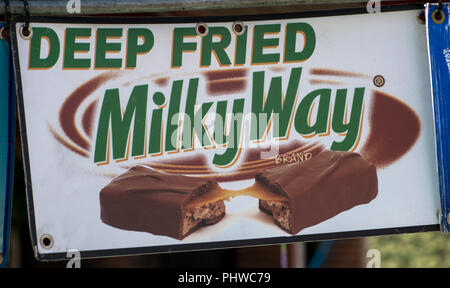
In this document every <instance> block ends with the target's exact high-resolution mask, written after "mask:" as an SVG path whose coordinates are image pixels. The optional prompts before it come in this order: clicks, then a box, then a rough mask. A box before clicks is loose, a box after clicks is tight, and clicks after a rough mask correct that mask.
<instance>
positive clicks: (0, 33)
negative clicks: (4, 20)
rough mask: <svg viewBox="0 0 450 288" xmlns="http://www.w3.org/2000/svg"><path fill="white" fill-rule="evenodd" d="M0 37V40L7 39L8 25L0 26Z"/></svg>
mask: <svg viewBox="0 0 450 288" xmlns="http://www.w3.org/2000/svg"><path fill="white" fill-rule="evenodd" d="M0 39H1V40H8V39H9V25H5V26H2V27H1V28H0Z"/></svg>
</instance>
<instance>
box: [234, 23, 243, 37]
mask: <svg viewBox="0 0 450 288" xmlns="http://www.w3.org/2000/svg"><path fill="white" fill-rule="evenodd" d="M232 28H233V32H234V34H236V35H238V36H240V35H242V34H244V33H245V25H244V23H242V22H240V21H236V22H234V23H233V26H232Z"/></svg>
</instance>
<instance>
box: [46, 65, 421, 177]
mask: <svg viewBox="0 0 450 288" xmlns="http://www.w3.org/2000/svg"><path fill="white" fill-rule="evenodd" d="M287 69H288V68H287V67H283V66H273V67H271V68H269V69H268V71H269V72H270V73H275V74H276V73H283V72H284V73H286V70H287ZM304 70H305V71H302V69H301V68H298V69H297V70H295V68H293V69H292V70H291V73H290V78H289V79H288V80H289V81H287V82H288V84H287V88H286V89H283V88H282V80H281V77H273V78H272V79H268V77H266V78H264V77H265V75H264V72H260V73H259V74H258V72H253V73H250V72H251V71H250V70H249V69H248V68H241V69H225V70H212V71H206V72H198V73H189V74H186V75H176V77H175V76H174V74H169V73H167V74H161V73H159V74H152V75H147V76H142V77H137V78H136V79H133V80H127V81H125V80H123V81H122V82H121V86H122V87H128V86H131V85H133V84H135V83H138V82H139V83H140V82H142V80H143V79H145V81H146V82H148V83H152V84H153V85H154V86H155V87H161V88H162V89H166V90H167V91H171V92H170V94H171V95H170V97H169V95H164V94H163V93H162V92H158V91H156V92H155V93H151V94H153V96H152V98H151V99H152V100H153V103H151V104H153V106H155V108H154V109H153V111H152V113H150V112H148V113H147V110H146V109H147V106H148V105H147V103H148V102H149V101H147V94H149V91H148V85H147V86H143V85H136V86H134V89H133V92H132V93H131V95H127V97H128V96H129V97H130V98H129V100H128V104H127V105H126V106H121V105H120V101H119V100H118V99H119V94H118V93H119V92H118V91H119V89H110V90H106V91H100V90H101V89H100V88H101V87H104V84H107V83H119V82H120V80H121V79H125V78H124V77H123V75H124V74H125V73H124V72H116V71H114V72H106V73H103V74H101V75H99V76H96V77H94V78H92V79H90V80H88V81H86V82H85V83H83V84H82V85H81V86H79V87H78V88H77V89H75V90H74V91H73V92H72V93H71V94H70V95H69V96H68V97H67V98H66V100H65V102H64V103H63V105H62V106H61V108H60V111H59V125H60V128H61V129H60V130H58V131H57V130H56V129H54V127H52V126H50V131H51V132H52V134H53V136H54V137H55V139H56V140H57V141H58V142H60V143H61V144H62V145H64V146H65V147H66V148H68V149H69V150H70V151H72V152H74V153H76V154H78V155H79V156H81V157H84V158H86V159H87V160H88V159H89V161H94V163H95V164H96V165H97V166H102V165H107V164H109V163H111V162H115V163H120V162H124V163H123V164H120V165H121V167H123V168H124V169H127V168H129V167H130V166H132V163H131V162H134V161H138V162H139V163H140V164H144V165H148V166H150V167H153V168H155V169H158V170H161V171H164V172H169V173H180V174H189V175H196V176H199V177H204V176H208V177H216V178H217V179H218V180H219V181H230V180H238V179H249V178H253V177H254V175H255V174H256V173H257V172H258V171H261V170H262V169H268V168H271V167H275V166H277V165H284V164H289V163H291V162H292V161H296V162H298V161H303V159H309V158H310V157H313V156H314V155H316V154H318V153H320V152H321V151H323V150H324V149H331V150H351V151H357V152H359V153H360V154H361V155H362V156H363V157H364V158H365V159H366V160H368V161H369V162H371V163H373V164H374V165H376V166H377V167H378V168H383V167H386V166H388V165H390V164H392V163H393V162H395V161H396V160H398V159H399V158H401V157H402V156H403V155H404V154H406V153H407V152H408V151H409V149H410V148H411V147H412V146H413V145H414V143H415V142H416V141H417V139H418V136H419V134H420V120H419V118H418V116H417V115H416V113H415V112H414V111H413V110H412V109H411V108H410V107H409V106H408V105H407V104H406V103H404V102H402V101H400V100H399V99H397V98H395V97H394V96H392V95H389V94H387V93H385V92H382V91H381V90H379V89H381V88H380V87H382V86H383V85H384V84H385V79H384V78H383V77H382V76H381V75H376V76H370V75H366V74H364V73H357V72H349V71H341V70H335V69H322V68H320V69H319V68H310V69H309V70H306V69H304ZM295 73H297V74H295ZM302 73H303V74H306V73H307V74H308V76H309V78H307V81H308V83H309V84H310V87H314V86H320V89H317V90H314V91H312V92H310V93H308V94H307V95H306V96H303V97H299V96H298V95H299V94H300V93H299V90H300V89H299V86H300V75H301V74H302ZM199 78H200V79H202V80H204V81H205V82H204V83H205V84H204V85H205V87H204V91H205V93H206V96H207V99H211V101H208V102H204V103H197V100H196V94H197V89H198V85H199V84H198V79H199ZM179 79H189V80H188V81H186V80H185V81H186V82H189V88H188V91H187V95H182V92H181V91H182V87H183V83H182V82H183V80H179ZM193 79H194V80H193ZM195 79H197V80H195ZM362 80H364V81H366V82H367V80H372V81H373V82H372V85H373V86H372V87H361V88H355V89H354V91H351V90H350V89H341V87H342V86H343V85H346V84H349V83H351V82H353V83H354V82H355V81H362ZM177 81H178V82H177ZM264 81H269V82H270V83H269V88H268V90H265V88H264V83H262V84H261V83H260V82H264ZM193 83H194V84H193ZM177 85H178V86H177ZM191 85H192V86H191ZM323 86H327V87H336V90H335V91H334V90H333V89H331V88H329V89H327V88H322V87H323ZM192 87H194V88H192ZM138 88H139V89H141V92H142V93H141V94H139V91H138V92H136V90H137V89H138ZM169 88H171V89H169ZM248 91H251V92H248ZM243 93H245V95H247V96H245V97H246V98H238V97H239V95H242V94H243ZM348 93H353V97H352V98H351V97H347V94H348ZM166 94H168V93H166ZM194 94H195V95H194ZM259 95H261V96H259ZM250 96H251V97H250ZM120 97H125V96H123V95H120ZM133 97H134V98H133ZM181 97H186V98H187V100H186V102H187V103H186V107H185V109H182V108H180V102H182V101H181V100H180V99H181ZM258 97H259V98H258ZM250 98H251V99H250ZM114 99H117V103H116V102H114ZM216 99H217V100H216ZM228 99H230V104H232V105H231V106H230V105H227V104H228ZM255 99H261V103H259V102H258V100H255ZM348 99H353V102H352V103H347V102H349V101H348ZM140 101H141V102H140ZM150 101H151V100H150ZM189 101H191V104H189ZM244 101H249V102H250V106H251V109H250V110H251V111H250V113H249V114H252V117H253V118H252V117H250V118H251V119H250V120H249V122H250V124H249V125H250V127H251V128H249V129H250V132H249V133H247V134H249V135H247V136H244V134H245V133H244V132H245V131H244V127H245V125H244V122H245V115H244V114H245V113H244V112H245V111H244ZM366 102H367V103H369V104H370V105H368V107H370V111H365V110H364V109H365V107H366V104H365V103H366ZM130 103H131V104H130ZM108 105H109V106H108ZM189 105H191V106H189ZM258 105H259V106H258ZM144 106H145V107H144ZM214 106H215V107H216V111H215V112H214V113H213V114H214V117H213V118H214V119H215V120H214V123H213V125H212V126H213V131H210V130H211V128H210V126H208V125H205V123H204V122H205V121H204V120H205V118H206V117H207V114H208V113H211V111H210V110H212V107H214ZM227 106H228V108H227ZM250 106H249V107H250ZM189 107H192V108H189ZM199 107H200V108H199ZM164 109H166V110H167V112H166V115H168V116H167V117H168V119H163V111H164ZM202 110H203V111H202ZM205 110H206V111H205ZM180 111H181V112H183V113H180ZM227 111H228V112H227ZM179 114H183V115H182V116H183V117H181V118H180V116H179ZM255 115H256V117H255ZM261 115H263V116H264V117H262V118H261V117H260V116H261ZM273 115H276V116H277V117H273ZM169 116H172V117H171V118H169ZM218 116H220V117H218ZM174 117H176V118H175V121H173V118H174ZM186 117H190V118H189V119H192V120H191V121H190V122H189V121H186ZM196 117H197V118H198V119H197V118H196ZM229 118H232V120H230V119H229ZM275 118H276V119H275ZM365 118H367V119H365ZM170 119H172V120H170ZM217 119H219V120H217ZM149 120H151V121H149ZM233 121H234V122H233ZM186 123H190V124H186ZM196 123H197V124H198V123H200V124H198V125H197V124H196ZM363 126H364V127H367V128H366V129H367V130H368V133H367V134H366V136H365V137H364V139H361V135H362V133H361V131H362V128H363ZM271 128H272V129H273V130H272V137H273V138H276V139H278V140H279V141H278V142H277V143H279V145H278V146H277V153H276V154H274V155H270V156H269V157H262V156H261V155H263V154H264V153H262V152H264V151H265V149H267V148H264V147H262V146H256V147H250V146H249V147H247V146H245V145H244V144H245V143H246V142H255V143H257V142H265V141H267V135H268V133H269V131H270V130H271ZM276 128H277V129H276ZM95 129H97V131H94V130H95ZM253 130H254V131H256V132H254V131H253ZM291 130H292V131H295V132H297V133H290V132H291ZM59 131H61V132H59ZM186 131H188V132H190V133H186ZM218 131H219V132H218ZM139 132H140V133H139ZM149 134H150V135H149ZM218 135H220V136H221V137H218ZM294 135H296V136H294ZM337 135H338V136H337ZM275 136H276V137H275ZM299 136H300V137H299ZM245 137H247V138H245ZM327 137H328V138H331V139H332V141H331V143H332V144H331V145H329V146H331V147H326V145H325V144H324V143H325V141H323V140H322V139H325V138H327ZM336 137H337V138H336ZM244 138H245V139H246V141H244ZM195 139H198V141H199V142H200V143H199V144H198V146H200V147H202V148H203V149H206V150H208V149H219V148H222V152H223V151H224V152H223V153H222V154H220V153H216V154H215V155H214V157H213V160H212V163H214V164H216V165H215V166H217V167H221V166H223V167H227V168H228V167H231V166H233V165H234V164H235V163H236V161H237V159H239V158H242V159H241V161H239V162H238V164H237V165H235V167H233V169H232V171H228V170H227V171H225V172H220V173H219V172H218V171H217V169H213V168H216V167H211V166H214V165H212V164H211V159H209V157H207V156H206V155H204V154H201V153H191V154H190V153H183V154H178V156H177V157H157V156H162V155H170V154H176V153H178V152H180V151H184V152H189V151H194V149H195V148H196V147H195V146H196V144H195ZM336 139H338V140H336ZM244 148H245V149H244ZM224 149H225V150H224ZM197 151H199V150H197ZM241 154H242V156H241ZM111 158H112V159H111ZM217 164H218V165H217ZM222 164H223V165H222Z"/></svg>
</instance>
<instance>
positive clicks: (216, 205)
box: [100, 166, 225, 240]
mask: <svg viewBox="0 0 450 288" xmlns="http://www.w3.org/2000/svg"><path fill="white" fill-rule="evenodd" d="M216 189H220V188H219V185H218V184H217V183H216V182H215V181H213V180H210V179H205V178H196V177H188V176H184V175H176V174H168V173H163V172H158V171H156V170H154V169H151V168H148V167H144V166H134V167H132V168H131V169H129V170H128V171H127V172H125V173H124V174H122V175H120V176H118V177H116V178H114V179H113V180H112V181H111V182H110V183H109V184H108V185H107V186H106V187H104V188H103V189H102V190H101V192H100V206H101V220H102V221H103V222H104V223H105V224H108V225H110V226H113V227H116V228H120V229H125V230H133V231H144V232H149V233H152V234H155V235H165V236H169V237H172V238H176V239H180V240H181V239H183V238H184V237H186V236H187V235H189V234H190V233H192V232H193V231H195V230H196V229H198V228H199V227H201V226H203V225H211V224H215V223H217V222H219V221H220V220H221V219H222V218H223V217H224V216H225V205H224V203H223V200H214V202H208V203H204V201H202V203H201V204H199V205H190V203H191V202H192V201H193V200H195V199H196V198H198V197H200V196H201V195H203V194H205V193H206V192H208V191H213V190H216Z"/></svg>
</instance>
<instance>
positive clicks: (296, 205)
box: [256, 151, 378, 234]
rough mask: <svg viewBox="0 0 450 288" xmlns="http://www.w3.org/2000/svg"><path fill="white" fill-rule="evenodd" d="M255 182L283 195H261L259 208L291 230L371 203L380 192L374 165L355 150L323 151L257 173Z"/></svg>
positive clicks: (314, 223)
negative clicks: (264, 197) (270, 197)
mask: <svg viewBox="0 0 450 288" xmlns="http://www.w3.org/2000/svg"><path fill="white" fill-rule="evenodd" d="M256 183H259V184H260V185H261V186H263V187H265V189H268V190H270V191H271V192H274V193H277V194H278V195H282V196H284V200H277V201H266V200H262V199H260V200H259V208H260V210H262V211H263V212H266V213H268V214H270V215H272V216H273V219H274V221H275V223H276V224H277V225H278V226H279V227H281V228H282V229H283V230H285V231H287V232H289V233H291V234H297V233H298V232H300V231H301V230H302V229H304V228H307V227H310V226H313V225H316V224H319V223H321V222H323V221H325V220H327V219H329V218H331V217H333V216H335V215H337V214H339V213H341V212H343V211H345V210H348V209H350V208H352V207H354V206H357V205H360V204H366V203H369V202H370V201H371V200H372V199H374V198H375V197H376V196H377V194H378V180H377V173H376V168H375V166H374V165H372V164H371V163H369V162H367V161H366V160H364V159H363V158H361V156H360V155H359V154H357V153H353V152H333V151H324V152H321V153H319V154H318V155H317V156H315V157H312V158H311V159H310V160H307V161H304V162H302V163H295V164H290V165H285V166H280V167H277V168H273V169H269V170H266V171H264V172H261V173H258V174H257V175H256Z"/></svg>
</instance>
